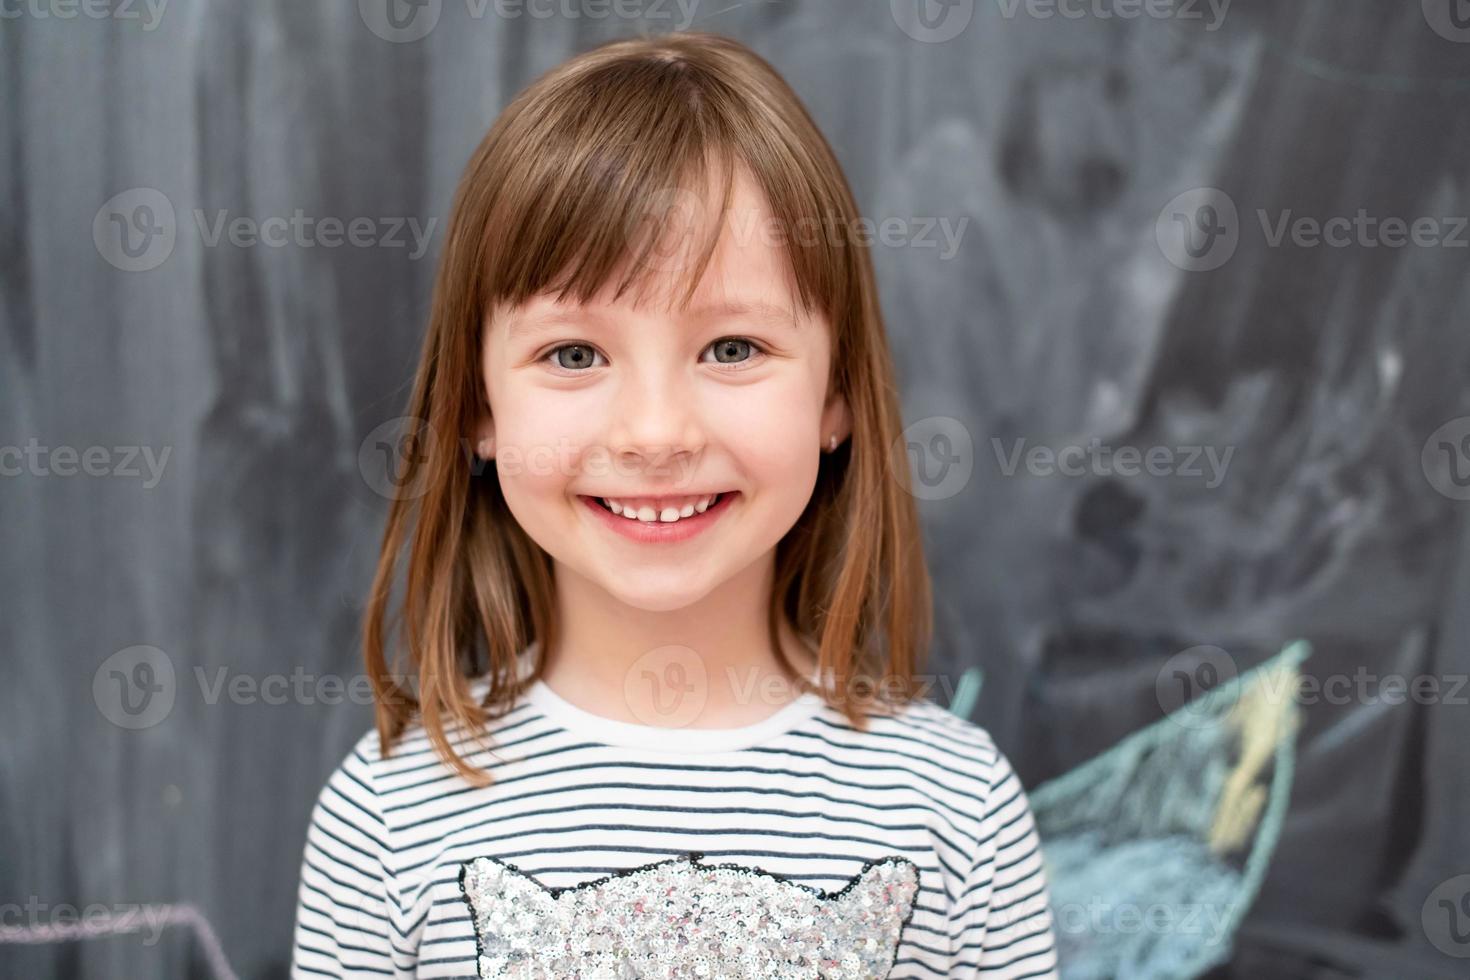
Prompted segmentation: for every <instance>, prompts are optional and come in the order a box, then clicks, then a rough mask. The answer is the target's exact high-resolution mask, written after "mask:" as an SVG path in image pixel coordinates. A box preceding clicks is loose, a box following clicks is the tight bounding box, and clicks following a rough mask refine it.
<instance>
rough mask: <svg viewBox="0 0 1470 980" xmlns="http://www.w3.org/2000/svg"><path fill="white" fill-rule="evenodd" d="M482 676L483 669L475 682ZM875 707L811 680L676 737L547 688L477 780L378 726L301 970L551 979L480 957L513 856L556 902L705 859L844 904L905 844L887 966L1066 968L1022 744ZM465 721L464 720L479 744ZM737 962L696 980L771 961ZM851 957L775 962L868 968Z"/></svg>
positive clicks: (917, 969)
mask: <svg viewBox="0 0 1470 980" xmlns="http://www.w3.org/2000/svg"><path fill="white" fill-rule="evenodd" d="M486 683H487V678H480V679H478V680H476V681H475V682H474V685H473V687H472V690H474V692H475V694H476V696H477V697H479V696H483V694H484V692H485V690H486V688H485V685H486ZM868 718H869V722H868V724H869V730H868V731H866V732H861V731H858V730H857V729H854V728H853V727H851V726H850V725H849V724H848V722H847V720H846V718H844V717H843V715H842V714H841V713H840V712H838V711H837V710H836V709H834V708H832V707H830V706H829V705H827V704H826V703H825V702H824V701H823V700H822V699H821V698H820V697H818V696H817V695H815V694H811V693H807V694H803V695H802V696H800V697H799V698H797V699H796V700H794V701H791V702H789V703H787V704H786V705H784V706H783V707H782V708H781V709H779V710H778V711H777V712H776V713H775V714H773V715H771V716H769V717H767V718H766V719H764V720H762V721H760V722H758V723H756V724H754V725H750V726H747V727H743V728H727V729H694V728H681V729H674V730H671V729H668V728H661V727H658V726H649V725H638V724H634V723H631V722H622V721H616V720H613V719H610V718H604V717H602V716H600V715H596V714H593V713H590V712H588V711H585V710H583V709H581V708H579V707H577V706H575V705H573V704H571V703H570V702H568V701H566V700H564V699H563V698H561V697H560V696H559V695H557V694H556V693H555V692H553V691H552V690H551V689H550V688H549V687H548V686H547V685H546V684H545V683H544V682H542V681H538V682H537V683H536V684H535V685H533V686H532V687H531V688H529V689H528V690H527V692H526V693H525V694H524V695H523V696H522V697H521V699H520V700H519V701H518V702H517V704H516V706H515V707H514V708H513V709H512V710H511V711H509V712H508V713H506V714H505V715H503V716H502V717H500V718H497V719H494V720H493V721H491V722H490V723H489V731H490V733H491V738H490V740H489V743H490V749H489V750H486V749H476V750H474V751H472V752H468V753H467V754H466V759H467V761H469V762H470V763H471V764H472V765H475V766H477V767H482V768H488V769H489V770H490V772H491V775H492V776H493V778H494V780H495V781H494V783H493V785H491V786H488V787H483V788H477V787H473V786H471V785H470V784H469V783H467V782H466V781H464V780H463V779H462V778H460V777H459V776H458V775H457V774H455V773H454V772H453V771H452V770H450V769H449V768H448V767H447V766H445V765H444V764H443V762H442V761H441V760H440V759H439V758H438V756H437V755H435V753H434V751H433V749H432V748H431V746H430V744H429V742H428V739H427V736H426V735H425V734H424V731H423V729H422V727H421V726H420V725H419V724H417V723H415V724H414V725H412V726H410V727H409V728H408V730H406V731H405V732H404V734H403V736H401V737H400V739H399V740H398V741H397V742H396V743H395V748H394V751H393V754H392V755H391V756H390V757H388V758H386V759H385V758H382V757H381V756H380V754H379V751H378V743H377V733H376V732H375V731H370V732H368V733H367V734H366V735H364V736H363V737H362V739H360V740H359V741H358V743H357V745H356V746H355V747H354V748H353V750H352V751H351V752H350V753H349V754H348V755H347V757H346V758H345V759H344V760H343V762H342V764H341V765H340V766H339V767H338V768H337V769H336V771H335V772H333V773H332V775H331V777H330V778H329V779H328V781H327V783H326V786H325V787H324V788H323V789H322V791H321V794H320V796H319V798H318V799H317V802H316V805H315V807H314V809H313V811H312V815H311V822H310V825H309V827H308V832H307V839H306V847H305V853H304V855H303V859H302V864H301V882H300V887H299V890H298V906H297V912H296V925H295V938H294V945H293V950H292V968H291V975H292V977H296V978H305V977H477V976H480V977H491V976H507V977H510V976H541V975H543V974H542V973H522V972H512V971H511V970H510V969H503V965H504V962H505V961H504V960H499V961H497V960H496V959H495V958H494V957H491V956H489V955H486V954H487V953H488V952H491V951H493V950H494V949H495V948H496V947H495V945H494V944H495V943H496V942H498V941H499V939H500V936H499V934H497V933H495V932H493V931H490V930H488V928H487V923H490V922H492V921H496V922H498V921H501V920H500V919H499V914H500V912H501V910H499V909H491V910H489V911H488V912H486V911H485V910H483V909H482V910H481V914H480V918H477V912H476V907H475V905H474V904H473V903H472V902H471V892H470V890H469V888H468V887H467V886H466V884H465V880H464V879H463V876H464V875H465V874H468V873H469V869H471V868H489V869H492V870H497V871H498V870H499V869H501V868H502V867H504V868H510V869H515V870H516V871H517V872H519V874H520V875H521V876H524V877H516V878H515V881H516V883H517V884H521V885H525V886H526V887H528V888H530V889H532V890H533V891H535V892H543V894H542V895H541V896H540V898H539V901H541V902H543V903H545V904H546V906H547V907H548V908H549V907H551V905H553V904H554V899H553V898H552V897H550V896H555V895H557V894H564V895H569V894H574V893H575V892H576V891H577V890H578V889H583V888H596V887H601V886H602V885H603V884H604V883H605V882H607V881H616V880H618V878H619V877H620V876H624V875H629V874H634V873H635V872H639V869H644V868H646V867H647V866H650V865H653V864H656V863H659V862H668V861H670V859H673V858H681V857H684V856H688V855H695V856H697V859H698V860H700V861H703V862H705V863H706V864H709V865H722V866H727V865H734V866H738V867H739V868H742V869H747V870H746V871H745V872H744V874H747V875H753V876H754V877H753V879H752V880H755V881H758V882H759V883H760V884H761V886H762V887H765V888H768V889H774V890H780V889H795V888H800V889H802V891H801V893H800V894H802V895H806V896H809V897H808V898H807V899H806V900H807V901H809V902H814V903H819V904H820V903H825V902H835V901H838V900H839V899H838V893H841V892H843V891H844V889H848V888H850V887H852V886H853V885H854V883H855V882H856V881H857V880H858V879H860V878H863V879H865V880H866V879H867V875H868V869H869V868H871V867H872V865H873V864H874V863H877V862H882V861H883V860H884V859H885V858H894V857H897V858H903V859H907V861H910V862H912V864H913V867H914V868H915V869H916V874H915V875H914V877H915V878H916V880H917V887H916V888H914V887H911V888H910V889H909V890H908V892H907V896H908V897H907V899H906V900H904V899H902V897H900V898H895V899H892V901H894V902H899V901H903V907H902V908H901V909H897V908H895V912H901V913H902V918H903V922H902V924H901V926H900V927H899V928H898V931H897V935H896V938H894V939H892V940H891V941H890V942H889V943H888V949H887V950H880V952H883V953H885V955H886V956H887V957H888V958H886V959H885V960H884V961H883V962H884V963H885V966H884V970H886V972H883V970H877V971H875V972H872V975H874V976H888V977H908V978H914V977H922V978H946V977H947V978H960V980H963V978H978V977H986V978H992V980H1001V978H1011V980H1019V978H1023V977H1056V975H1057V973H1056V953H1055V948H1054V935H1053V926H1052V915H1051V912H1050V910H1049V908H1048V905H1049V893H1048V888H1047V882H1046V878H1045V873H1044V870H1043V866H1042V856H1041V852H1040V849H1039V842H1038V839H1037V835H1036V830H1035V826H1034V824H1033V822H1032V814H1031V810H1030V806H1029V804H1028V802H1027V799H1026V796H1025V793H1024V792H1023V791H1022V788H1021V783H1020V781H1019V780H1018V779H1017V777H1016V774H1015V773H1014V771H1013V770H1012V769H1011V766H1010V764H1009V762H1008V760H1007V759H1006V757H1005V756H1004V755H1002V754H1001V753H1000V752H999V751H998V750H997V749H996V747H995V745H994V743H993V742H992V740H991V738H990V736H989V734H988V733H987V732H986V730H985V729H984V728H981V727H979V726H977V725H974V724H972V723H970V722H968V721H965V720H963V719H961V718H959V717H957V716H955V715H953V714H952V713H950V712H949V711H946V710H945V709H943V708H942V707H940V706H939V705H937V704H936V703H935V702H933V701H932V700H929V699H927V698H926V699H922V700H918V701H914V702H911V703H910V704H908V705H906V706H904V707H903V708H902V709H900V710H899V711H898V712H897V713H895V714H893V715H880V714H871V715H869V716H868ZM461 735H463V733H462V732H458V731H457V730H453V729H451V731H450V739H451V742H453V743H455V744H457V745H461V746H462V747H461V748H460V749H459V751H461V752H465V751H466V749H467V748H469V746H468V744H467V743H463V742H461V740H460V738H459V736H461ZM492 753H493V755H492ZM478 859H491V860H484V861H481V860H478ZM897 866H899V867H907V865H897ZM685 870H688V869H687V868H686V869H685ZM473 880H487V879H480V878H475V879H473ZM634 880H641V879H636V878H635V879H634ZM563 890H564V891H563ZM495 894H496V895H497V896H498V895H500V894H501V893H498V892H497V893H495ZM625 894H626V893H625ZM768 894H775V892H770V893H768ZM783 894H784V895H785V897H790V895H791V894H795V893H794V892H792V893H783ZM870 894H876V895H878V896H880V898H881V896H883V895H889V896H892V895H895V894H899V892H898V891H896V890H895V889H892V888H889V889H888V890H887V891H886V892H885V891H882V890H880V891H878V892H876V893H870ZM811 896H815V897H811ZM698 898H699V901H700V902H705V904H706V907H708V906H709V903H708V902H707V901H706V900H707V898H708V896H706V895H705V894H704V893H703V892H700V893H698ZM518 901H519V899H518ZM608 901H609V902H611V901H613V899H611V898H609V899H608ZM697 904H698V903H696V905H697ZM517 907H518V908H520V907H522V906H521V905H518V906H517ZM638 908H639V911H640V912H642V905H641V904H639V906H638ZM834 914H835V913H834ZM629 918H630V917H626V916H625V917H624V919H629ZM631 918H632V919H633V920H635V921H636V920H637V918H638V917H636V916H634V917H631ZM651 918H652V917H651V916H643V919H642V923H641V924H640V925H639V926H638V927H640V928H648V926H647V925H646V923H647V922H648V921H649V920H650V919H651ZM734 918H735V917H733V916H732V917H729V918H728V919H727V921H730V920H733V919H734ZM750 921H752V920H747V919H746V918H744V917H740V918H739V922H740V924H741V925H742V926H745V925H747V924H748V923H749V922H750ZM477 923H478V925H477ZM554 924H555V923H553V922H551V921H550V920H548V922H547V923H546V924H545V928H546V929H548V930H549V929H551V928H552V927H553V926H554ZM722 928H723V926H722ZM548 934H549V933H548ZM655 938H656V939H657V938H658V937H655ZM752 942H754V940H752ZM773 946H779V947H781V949H787V950H789V949H793V948H795V945H794V941H793V943H780V944H773ZM659 948H661V949H662V948H663V947H662V946H660V947H659ZM864 948H871V947H868V946H865V947H864ZM780 951H781V950H780V949H778V950H777V952H780ZM788 955H789V954H788ZM851 955H852V954H851V953H848V954H847V956H849V957H850V956H851ZM497 962H498V963H500V964H501V965H499V966H498V965H497ZM724 962H726V961H724V960H719V961H718V962H717V963H716V964H715V966H714V970H713V972H711V973H707V974H698V975H708V976H712V977H737V976H738V977H747V976H751V977H754V976H762V975H767V974H763V973H756V972H746V971H744V970H740V969H736V968H734V967H728V966H727V967H726V968H725V969H724V970H722V969H721V968H720V964H722V963H724ZM808 962H809V961H808ZM517 965H518V966H524V965H525V964H523V963H522V964H517ZM666 966H667V964H666ZM845 969H846V972H844V971H843V970H840V969H837V968H833V969H830V970H828V969H823V968H817V967H813V966H807V967H806V968H805V969H804V971H803V970H802V969H798V968H790V969H784V970H776V971H772V972H770V973H769V974H768V975H770V976H780V977H818V976H820V977H859V976H866V975H868V972H867V971H864V970H863V969H861V968H855V967H852V966H851V963H850V962H849V964H848V966H847V967H846V968H845ZM870 969H871V968H870ZM544 975H548V976H549V975H552V974H550V973H547V974H544ZM585 975H586V976H589V977H590V976H598V977H601V976H624V975H627V976H636V975H643V976H651V975H658V976H695V975H697V974H696V973H695V972H694V971H692V970H691V971H690V972H687V973H686V972H682V971H680V970H679V969H678V968H677V967H673V966H669V967H668V968H667V969H666V970H664V971H662V972H656V973H655V972H652V971H650V972H646V973H631V972H630V973H626V974H624V973H603V972H596V971H589V972H588V973H587V974H585Z"/></svg>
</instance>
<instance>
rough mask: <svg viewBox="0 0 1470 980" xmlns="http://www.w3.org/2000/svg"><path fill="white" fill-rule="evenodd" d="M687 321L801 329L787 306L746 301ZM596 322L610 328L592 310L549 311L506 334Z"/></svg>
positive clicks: (518, 322) (706, 309)
mask: <svg viewBox="0 0 1470 980" xmlns="http://www.w3.org/2000/svg"><path fill="white" fill-rule="evenodd" d="M681 316H682V317H683V318H684V319H686V320H716V321H717V320H735V319H751V320H758V321H760V322H761V323H763V324H765V325H766V326H771V327H792V328H795V327H796V325H797V322H798V321H797V319H796V315H795V314H794V313H792V312H791V311H790V310H789V309H787V308H786V307H784V306H779V305H776V304H772V303H764V302H749V301H745V300H727V301H724V302H719V303H707V304H705V305H703V306H697V307H694V308H693V309H690V310H686V311H684V312H683V314H681ZM588 321H592V322H595V323H599V324H606V323H607V322H608V318H607V317H605V316H603V315H602V314H600V313H597V312H595V311H593V310H590V309H575V310H548V311H546V312H544V313H533V314H530V315H528V316H517V317H513V318H512V319H511V320H510V321H509V323H508V324H507V327H506V330H507V334H508V336H510V337H511V338H515V337H520V336H530V335H532V334H536V333H540V332H542V331H545V330H548V329H551V328H552V327H557V326H573V325H576V324H580V323H586V322H588Z"/></svg>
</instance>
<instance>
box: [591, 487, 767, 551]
mask: <svg viewBox="0 0 1470 980" xmlns="http://www.w3.org/2000/svg"><path fill="white" fill-rule="evenodd" d="M739 496H740V492H739V491H738V490H726V491H723V492H721V493H718V494H716V495H715V498H714V500H713V501H711V502H710V504H709V506H708V507H706V508H705V509H704V510H703V511H699V510H693V511H692V512H691V513H690V514H689V516H687V517H686V516H684V514H683V512H682V511H673V509H672V508H666V509H665V511H664V513H663V514H661V515H654V514H652V513H651V508H644V509H643V510H642V511H640V512H639V514H637V515H634V516H628V512H626V511H625V512H624V513H622V514H616V513H614V512H613V510H612V508H611V507H610V506H609V504H608V502H607V500H606V499H604V498H602V497H589V496H585V495H582V494H578V498H577V499H579V500H581V501H582V503H583V505H584V506H585V507H586V509H587V511H588V512H589V513H590V514H591V515H592V516H593V517H594V518H595V519H596V520H597V522H598V523H599V524H600V525H602V526H603V527H605V528H606V529H608V530H609V531H612V532H613V533H615V534H618V535H620V536H621V537H624V538H627V539H629V540H633V541H639V542H661V543H672V542H676V541H685V540H688V539H689V538H692V537H694V536H695V535H696V534H699V533H701V532H702V531H704V530H706V529H707V528H709V527H710V526H711V525H713V524H714V523H715V522H716V521H718V520H719V519H720V517H721V516H723V515H724V513H725V512H726V511H728V510H729V509H730V507H731V506H732V505H733V504H734V503H735V501H736V499H737V498H739ZM690 509H691V508H690V507H688V506H686V507H685V508H684V510H690ZM649 516H652V517H653V519H652V520H644V519H643V518H645V517H649ZM665 516H670V517H674V518H675V519H673V520H663V519H662V517H665Z"/></svg>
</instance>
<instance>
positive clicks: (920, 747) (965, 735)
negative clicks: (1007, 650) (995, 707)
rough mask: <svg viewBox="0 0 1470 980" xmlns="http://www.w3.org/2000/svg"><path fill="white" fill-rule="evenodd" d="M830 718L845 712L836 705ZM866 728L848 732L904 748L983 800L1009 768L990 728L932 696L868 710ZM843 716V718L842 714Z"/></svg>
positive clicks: (871, 741) (896, 748)
mask: <svg viewBox="0 0 1470 980" xmlns="http://www.w3.org/2000/svg"><path fill="white" fill-rule="evenodd" d="M828 717H829V718H841V715H840V713H838V712H836V711H832V712H830V713H829V714H828ZM866 719H867V725H868V728H867V731H866V732H864V733H859V732H856V731H854V730H851V729H850V726H845V727H848V728H849V731H851V735H850V737H852V738H855V739H860V740H863V741H865V742H866V743H867V744H868V745H869V746H871V747H882V748H886V749H890V750H892V751H895V752H900V753H902V754H904V755H905V756H908V757H909V758H911V759H912V760H913V761H914V764H915V766H916V767H919V768H921V769H922V771H924V772H925V773H932V774H936V775H937V776H938V777H940V778H942V779H944V780H945V781H946V782H947V783H948V784H949V786H950V788H952V789H953V790H955V791H958V792H961V793H964V794H965V795H967V796H970V797H972V798H974V799H976V800H984V799H985V798H986V797H988V795H989V791H990V789H991V787H992V786H993V785H995V784H996V783H997V782H999V781H1001V780H1003V779H1004V778H1005V776H1006V774H1007V772H1008V771H1009V767H1008V764H1007V763H1006V761H1005V757H1004V756H1003V755H1002V753H1001V751H1000V750H999V749H998V748H997V747H996V744H995V740H994V739H993V738H992V737H991V735H990V732H989V731H988V730H987V729H986V728H984V727H983V726H981V725H978V724H976V723H974V722H972V721H968V720H966V719H964V718H961V717H959V716H958V715H956V714H954V713H953V712H951V711H949V710H948V709H947V708H944V707H942V706H941V705H939V704H937V703H935V701H934V700H933V699H931V698H929V697H921V698H915V699H914V700H912V701H909V702H907V703H905V704H902V705H898V706H895V707H894V708H892V709H890V710H889V711H886V712H882V713H874V712H869V713H867V715H866ZM843 721H844V722H845V719H843Z"/></svg>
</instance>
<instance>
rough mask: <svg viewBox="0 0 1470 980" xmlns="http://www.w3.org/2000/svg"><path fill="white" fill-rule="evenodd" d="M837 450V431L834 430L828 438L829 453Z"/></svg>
mask: <svg viewBox="0 0 1470 980" xmlns="http://www.w3.org/2000/svg"><path fill="white" fill-rule="evenodd" d="M836 451H837V433H835V432H834V433H832V435H831V436H829V437H828V439H827V452H829V453H835V452H836Z"/></svg>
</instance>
